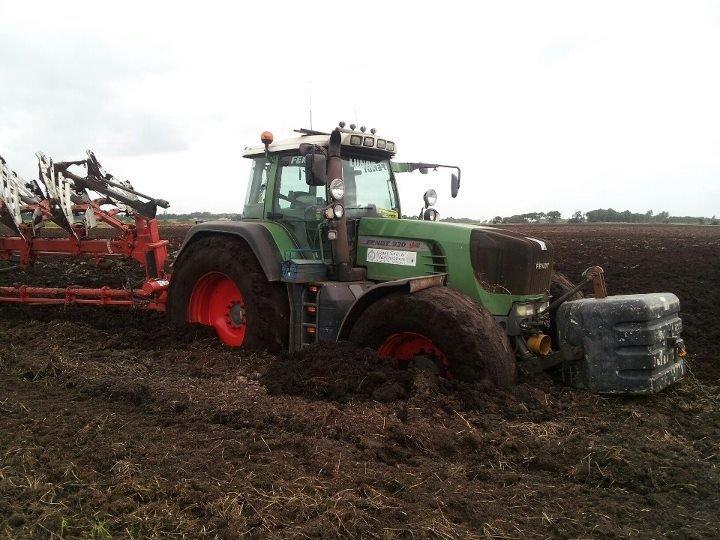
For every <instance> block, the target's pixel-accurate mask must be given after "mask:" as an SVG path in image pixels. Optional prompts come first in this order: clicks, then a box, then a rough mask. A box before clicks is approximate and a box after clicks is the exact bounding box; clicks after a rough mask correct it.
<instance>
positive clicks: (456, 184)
mask: <svg viewBox="0 0 720 540" xmlns="http://www.w3.org/2000/svg"><path fill="white" fill-rule="evenodd" d="M459 190H460V171H459V170H458V173H457V174H455V173H452V175H451V176H450V195H451V196H452V198H453V199H454V198H455V197H457V194H458V191H459Z"/></svg>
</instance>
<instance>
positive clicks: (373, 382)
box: [262, 342, 413, 402]
mask: <svg viewBox="0 0 720 540" xmlns="http://www.w3.org/2000/svg"><path fill="white" fill-rule="evenodd" d="M412 378H413V372H412V371H410V370H407V369H401V368H400V367H399V366H398V365H397V364H396V363H395V362H393V361H391V360H389V359H387V358H380V357H379V356H378V354H377V353H376V352H375V351H373V350H371V349H366V348H360V347H357V346H355V345H353V344H352V343H347V342H345V343H339V344H337V345H328V344H322V345H313V346H310V347H307V348H304V349H302V350H300V351H298V352H296V353H292V354H283V355H282V356H280V357H278V358H276V359H275V360H274V361H273V362H272V363H271V364H270V366H269V368H268V370H267V372H266V373H265V375H264V376H263V377H262V382H263V383H264V384H265V386H266V387H267V391H268V393H269V394H270V395H278V394H287V395H291V396H304V397H307V398H309V399H324V400H330V401H340V402H345V401H348V400H350V399H351V398H353V397H359V398H370V399H373V400H375V401H380V402H390V401H396V400H402V399H407V398H408V397H409V394H410V387H411V383H412Z"/></svg>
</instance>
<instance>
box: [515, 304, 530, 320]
mask: <svg viewBox="0 0 720 540" xmlns="http://www.w3.org/2000/svg"><path fill="white" fill-rule="evenodd" d="M515 314H516V315H517V316H518V317H520V318H523V319H524V318H527V317H532V316H533V315H535V304H515Z"/></svg>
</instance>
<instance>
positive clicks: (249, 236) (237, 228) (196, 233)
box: [175, 221, 290, 281]
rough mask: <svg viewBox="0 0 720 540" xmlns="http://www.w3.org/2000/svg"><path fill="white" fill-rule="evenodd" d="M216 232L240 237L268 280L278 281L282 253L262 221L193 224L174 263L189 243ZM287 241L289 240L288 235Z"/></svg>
mask: <svg viewBox="0 0 720 540" xmlns="http://www.w3.org/2000/svg"><path fill="white" fill-rule="evenodd" d="M273 225H275V226H277V225H276V224H273ZM277 227H279V226H277ZM217 234H224V235H229V236H236V237H238V238H242V239H243V240H244V241H245V242H247V244H248V246H250V249H252V251H253V253H254V254H255V257H257V260H258V262H259V263H260V266H261V267H262V269H263V271H264V272H265V276H266V277H267V279H268V281H280V265H281V262H282V253H281V251H280V247H279V246H278V242H277V241H276V239H275V237H274V236H273V234H272V233H271V232H270V229H269V227H268V224H267V223H266V222H263V221H207V222H205V223H200V224H198V225H195V226H193V227H192V228H190V230H189V231H188V233H187V235H186V236H185V240H184V241H183V244H182V247H181V248H180V253H179V254H178V256H177V259H176V261H175V264H176V265H177V264H178V263H179V262H180V261H181V260H182V256H183V253H184V252H185V250H186V248H187V247H188V246H189V245H190V244H191V243H193V242H195V241H197V240H199V239H200V238H204V237H206V236H210V235H217ZM287 241H288V242H290V239H289V237H288V239H287Z"/></svg>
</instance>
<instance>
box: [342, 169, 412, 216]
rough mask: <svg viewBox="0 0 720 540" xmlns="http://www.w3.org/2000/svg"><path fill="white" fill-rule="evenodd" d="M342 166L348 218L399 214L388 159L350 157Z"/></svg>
mask: <svg viewBox="0 0 720 540" xmlns="http://www.w3.org/2000/svg"><path fill="white" fill-rule="evenodd" d="M342 166H343V181H344V183H345V211H346V213H347V216H348V218H353V217H362V216H377V217H393V218H397V217H399V216H400V208H399V204H398V201H397V195H396V193H395V189H394V187H393V182H392V174H391V171H390V162H389V161H387V160H379V161H373V160H369V159H366V158H353V157H348V158H343V160H342Z"/></svg>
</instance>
